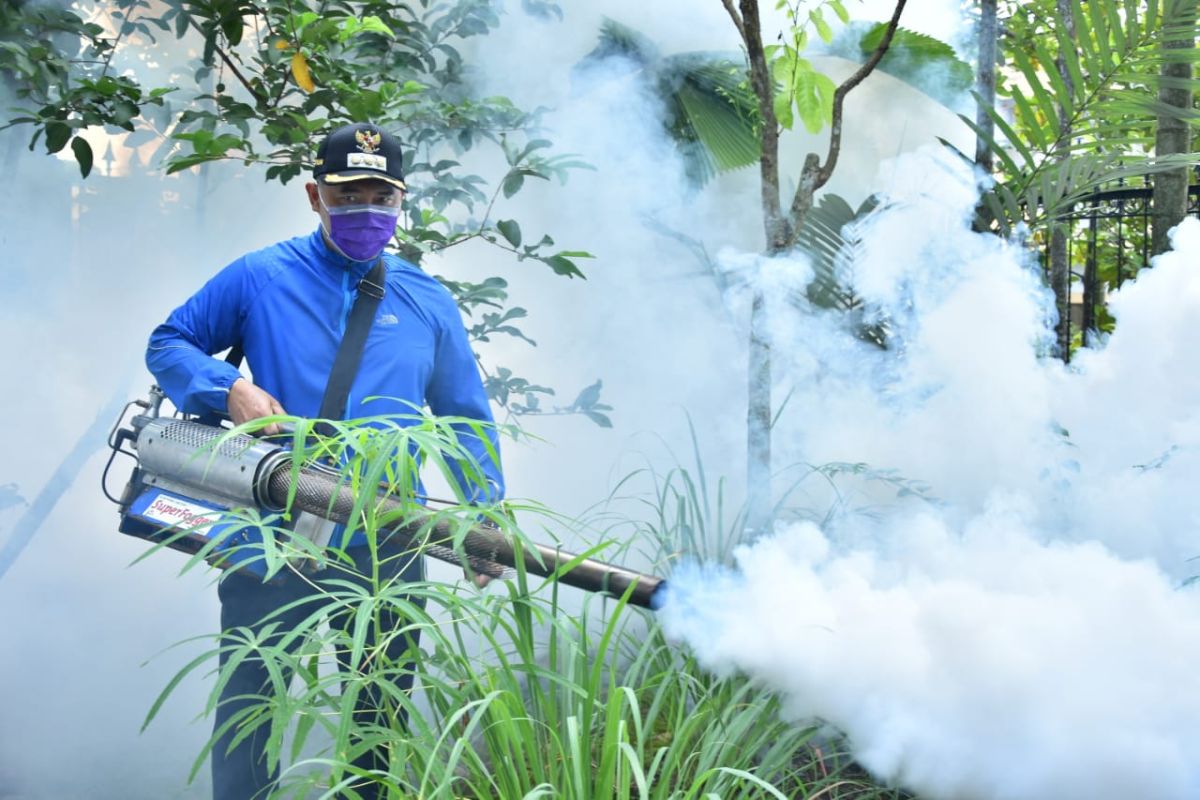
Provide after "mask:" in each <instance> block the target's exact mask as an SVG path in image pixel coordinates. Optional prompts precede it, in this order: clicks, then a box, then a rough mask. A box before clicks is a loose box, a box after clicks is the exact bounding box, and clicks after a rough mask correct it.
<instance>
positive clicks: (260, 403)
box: [227, 378, 287, 436]
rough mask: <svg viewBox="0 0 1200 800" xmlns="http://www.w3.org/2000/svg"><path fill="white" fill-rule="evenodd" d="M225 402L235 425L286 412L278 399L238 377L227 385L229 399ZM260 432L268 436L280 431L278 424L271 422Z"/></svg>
mask: <svg viewBox="0 0 1200 800" xmlns="http://www.w3.org/2000/svg"><path fill="white" fill-rule="evenodd" d="M227 403H228V410H229V418H230V419H232V420H233V423H234V424H235V425H241V424H242V423H243V422H249V421H250V420H254V419H261V418H262V417H270V416H274V415H276V414H286V413H287V412H286V411H284V410H283V406H281V405H279V401H278V400H276V399H275V398H274V397H272V396H271V395H269V394H267V393H266V392H264V391H263V390H262V389H260V388H258V387H257V386H255V385H254V384H253V383H251V382H250V381H248V380H246V379H245V378H238V379H237V380H236V381H234V382H233V385H232V386H230V387H229V399H228V401H227ZM262 432H263V433H264V434H266V435H268V436H272V435H274V434H277V433H281V432H282V431H281V429H280V427H279V426H278V425H276V424H274V423H272V424H271V425H267V426H266V427H264V428H263V429H262Z"/></svg>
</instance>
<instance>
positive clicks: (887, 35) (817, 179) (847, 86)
mask: <svg viewBox="0 0 1200 800" xmlns="http://www.w3.org/2000/svg"><path fill="white" fill-rule="evenodd" d="M906 2H907V0H896V8H895V10H894V11H893V12H892V18H891V20H889V21H888V26H887V29H886V30H885V31H884V34H883V38H882V39H880V40H879V44H878V45H877V46H876V47H875V50H874V52H872V53H871V57H870V58H868V59H867V61H866V63H865V64H863V65H862V66H861V67H859V68H858V69H857V70H855V71H854V74H853V75H851V76H850V77H849V78H847V79H846V80H845V81H843V82H842V84H841V85H840V86H838V87H837V89H836V90H835V91H834V93H833V120H832V123H831V125H830V126H829V151H828V153H827V155H826V157H825V163H824V164H821V163H820V158H819V157H818V156H817V154H816V153H809V154H808V157H807V158H806V159H805V161H804V168H803V169H802V170H801V172H800V181H799V184H798V185H797V186H796V195H795V197H793V198H792V206H791V210H790V213H789V219H788V223H789V226H790V231H789V235H788V245H789V246H790V245H792V244H795V239H796V236H797V234H798V233H799V230H800V223H802V222H803V220H804V216H805V215H806V214H807V213H808V211H809V209H810V208H812V203H813V196H814V195H815V194H816V192H817V190H818V189H820V188H821V187H822V186H824V185H825V184H826V183H828V182H829V178H830V177H831V176H832V175H833V170H834V168H835V167H836V166H837V162H838V156H839V155H840V153H841V149H842V116H843V113H844V107H845V102H846V95H848V94H849V93H850V92H851V90H853V89H854V88H855V87H856V86H858V85H859V84H860V83H862V82H863V81H864V80H866V78H867V76H868V75H870V74H871V72H873V71H874V69H875V67H876V66H878V64H879V62H880V61H881V60H882V59H883V56H884V54H885V53H887V50H888V48H889V47H890V46H891V44H892V38H893V37H894V36H895V34H896V28H897V26H898V25H899V24H900V14H901V13H902V12H903V11H904V6H905V3H906Z"/></svg>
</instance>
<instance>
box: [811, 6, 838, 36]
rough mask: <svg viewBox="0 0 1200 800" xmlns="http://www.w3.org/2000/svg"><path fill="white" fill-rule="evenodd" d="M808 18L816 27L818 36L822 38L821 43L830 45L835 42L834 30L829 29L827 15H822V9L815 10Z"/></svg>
mask: <svg viewBox="0 0 1200 800" xmlns="http://www.w3.org/2000/svg"><path fill="white" fill-rule="evenodd" d="M808 18H809V19H810V20H812V24H813V25H814V26H816V29H817V35H818V36H820V37H821V41H823V42H825V44H829V43H830V42H832V41H833V29H832V28H830V27H829V23H828V22H826V21H825V15H824V14H822V13H821V9H820V7H817V8H814V9H813V10H812V11H810V12H809V13H808Z"/></svg>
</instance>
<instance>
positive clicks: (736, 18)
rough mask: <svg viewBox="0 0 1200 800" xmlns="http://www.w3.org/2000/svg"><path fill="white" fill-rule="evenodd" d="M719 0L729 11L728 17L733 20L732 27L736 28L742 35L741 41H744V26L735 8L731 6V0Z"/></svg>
mask: <svg viewBox="0 0 1200 800" xmlns="http://www.w3.org/2000/svg"><path fill="white" fill-rule="evenodd" d="M721 2H722V3H723V4H724V5H725V10H726V11H728V12H729V18H730V19H732V20H733V27H735V28H737V32H738V35H739V36H741V37H742V41H745V40H746V28H745V26H744V25H742V18H741V16H740V15H739V14H738V12H737V9H736V8H734V7H733V0H721Z"/></svg>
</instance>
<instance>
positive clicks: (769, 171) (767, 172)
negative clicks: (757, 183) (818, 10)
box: [739, 0, 789, 252]
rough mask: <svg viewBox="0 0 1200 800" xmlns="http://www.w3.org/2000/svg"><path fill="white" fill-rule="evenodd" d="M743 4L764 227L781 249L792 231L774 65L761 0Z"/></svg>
mask: <svg viewBox="0 0 1200 800" xmlns="http://www.w3.org/2000/svg"><path fill="white" fill-rule="evenodd" d="M741 8H742V25H741V28H740V29H739V32H740V33H741V34H742V41H743V43H744V44H745V45H746V59H747V61H749V62H750V86H751V88H752V89H753V90H754V95H755V97H756V98H757V100H758V112H759V116H760V117H761V120H762V131H761V132H760V139H761V142H762V156H761V158H760V159H759V175H760V179H761V182H762V187H761V193H762V207H763V227H764V233H765V234H766V239H767V250H768V251H769V252H779V251H780V250H782V249H783V247H784V246H785V245H786V242H787V239H788V238H789V231H788V222H787V220H786V219H784V217H783V212H782V209H781V208H780V202H779V121H778V119H777V118H776V117H775V80H774V79H773V78H772V77H771V69H770V67H769V66H768V65H767V56H766V52H765V50H764V49H763V43H762V23H761V21H760V20H759V16H758V0H741Z"/></svg>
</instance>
